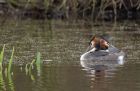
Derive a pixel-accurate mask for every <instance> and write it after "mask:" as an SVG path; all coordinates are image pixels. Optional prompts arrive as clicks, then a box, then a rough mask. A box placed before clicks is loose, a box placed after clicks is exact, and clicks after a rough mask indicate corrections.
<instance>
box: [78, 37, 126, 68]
mask: <svg viewBox="0 0 140 91" xmlns="http://www.w3.org/2000/svg"><path fill="white" fill-rule="evenodd" d="M124 56H125V54H124V52H123V51H120V50H119V49H117V48H116V47H114V46H113V45H111V44H110V43H109V41H108V40H107V39H105V38H104V37H102V36H94V37H93V38H92V39H91V41H90V45H89V47H88V48H87V50H86V52H85V53H84V54H82V55H81V57H80V63H81V65H82V67H85V68H94V67H95V66H96V67H97V66H108V67H110V66H117V65H122V64H123V63H124Z"/></svg>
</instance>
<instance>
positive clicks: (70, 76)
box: [0, 19, 140, 91]
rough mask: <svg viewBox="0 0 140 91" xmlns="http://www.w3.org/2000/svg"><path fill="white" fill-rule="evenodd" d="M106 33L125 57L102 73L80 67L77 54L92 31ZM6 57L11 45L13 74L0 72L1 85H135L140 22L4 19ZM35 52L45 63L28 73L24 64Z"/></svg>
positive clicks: (0, 31)
mask: <svg viewBox="0 0 140 91" xmlns="http://www.w3.org/2000/svg"><path fill="white" fill-rule="evenodd" d="M104 33H107V34H109V35H110V36H112V44H113V45H115V46H116V47H118V48H119V49H121V50H123V51H124V52H125V53H126V55H127V56H126V59H125V61H126V63H125V64H124V65H122V66H120V67H117V68H115V69H112V70H107V71H103V72H100V73H94V72H88V71H86V70H83V68H82V67H81V65H80V60H79V59H80V55H81V54H82V53H84V52H85V50H86V48H87V46H88V42H89V40H90V38H91V37H92V35H94V34H104ZM4 44H5V54H4V63H5V64H7V61H8V60H9V59H10V56H11V52H12V48H13V46H14V48H15V52H14V60H13V61H14V65H12V69H11V71H12V74H11V75H8V76H7V75H6V74H4V72H3V74H0V91H139V90H140V78H139V77H140V71H139V70H140V62H139V61H140V24H139V23H137V22H132V21H124V22H119V23H109V22H108V23H105V22H99V23H96V24H95V23H90V22H85V21H77V22H66V21H60V20H57V21H54V20H53V21H47V20H44V21H42V20H30V19H28V20H18V21H17V20H12V19H9V20H7V21H6V22H5V23H4V24H2V25H1V27H0V48H1V49H2V47H3V45H4ZM37 52H40V53H41V60H43V65H41V66H40V67H39V68H40V69H39V72H38V71H37V69H36V68H35V67H34V69H32V70H31V72H30V74H28V73H27V72H26V71H27V70H25V68H26V67H25V65H26V64H28V63H31V62H32V60H33V59H34V58H35V57H36V54H37Z"/></svg>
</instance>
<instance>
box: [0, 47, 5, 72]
mask: <svg viewBox="0 0 140 91" xmlns="http://www.w3.org/2000/svg"><path fill="white" fill-rule="evenodd" d="M4 49H5V45H3V48H2V51H1V53H0V72H1V73H2V68H3V67H2V63H3V57H4Z"/></svg>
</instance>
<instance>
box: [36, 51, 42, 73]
mask: <svg viewBox="0 0 140 91" xmlns="http://www.w3.org/2000/svg"><path fill="white" fill-rule="evenodd" d="M41 65H42V61H41V54H40V52H37V55H36V68H37V74H38V76H40V74H41Z"/></svg>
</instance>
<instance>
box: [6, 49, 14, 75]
mask: <svg viewBox="0 0 140 91" xmlns="http://www.w3.org/2000/svg"><path fill="white" fill-rule="evenodd" d="M14 51H15V49H14V47H13V50H12V54H11V57H10V59H9V63H8V71H7V72H8V74H10V73H11V68H12V62H13V56H14Z"/></svg>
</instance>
